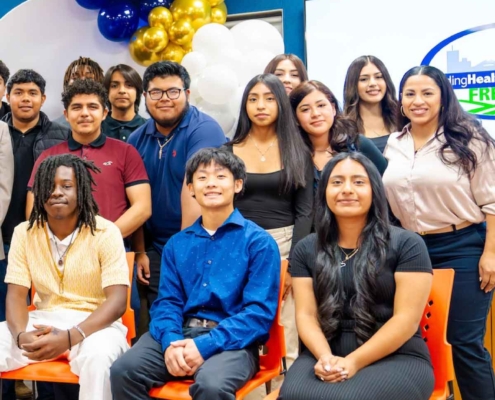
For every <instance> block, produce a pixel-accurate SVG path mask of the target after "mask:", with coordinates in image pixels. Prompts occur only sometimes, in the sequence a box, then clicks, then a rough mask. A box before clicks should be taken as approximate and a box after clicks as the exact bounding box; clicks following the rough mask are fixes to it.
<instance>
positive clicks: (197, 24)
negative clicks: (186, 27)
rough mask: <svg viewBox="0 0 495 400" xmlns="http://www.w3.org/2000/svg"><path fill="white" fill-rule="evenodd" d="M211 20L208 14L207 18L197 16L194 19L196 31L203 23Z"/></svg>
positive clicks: (193, 24) (193, 23)
mask: <svg viewBox="0 0 495 400" xmlns="http://www.w3.org/2000/svg"><path fill="white" fill-rule="evenodd" d="M210 22H211V17H210V15H208V17H206V18H196V19H195V20H194V21H192V26H193V28H194V30H195V31H197V30H198V29H199V28H201V27H202V26H203V25H206V24H209V23H210Z"/></svg>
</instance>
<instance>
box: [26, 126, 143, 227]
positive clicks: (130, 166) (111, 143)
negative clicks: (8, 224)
mask: <svg viewBox="0 0 495 400" xmlns="http://www.w3.org/2000/svg"><path fill="white" fill-rule="evenodd" d="M66 153H70V154H74V155H76V156H79V157H81V158H83V159H85V160H90V161H93V162H94V163H95V165H96V166H97V167H98V168H100V169H101V172H100V173H99V174H95V173H93V172H91V174H92V175H93V178H94V180H95V182H96V186H95V187H94V192H93V196H94V198H95V200H96V203H97V204H98V207H99V208H100V215H101V216H102V217H103V218H106V219H108V220H110V221H112V222H115V221H117V219H119V218H120V216H121V215H122V214H124V213H125V212H126V211H127V209H128V208H129V203H128V200H127V195H126V188H128V187H130V186H134V185H139V184H142V183H149V179H148V175H147V174H146V169H145V167H144V163H143V160H142V159H141V156H140V155H139V153H138V152H137V150H136V149H135V148H134V147H133V146H131V145H130V144H127V143H125V142H122V141H120V140H116V139H111V138H108V137H106V136H105V135H104V134H101V135H100V136H98V138H97V139H96V140H94V141H93V142H91V143H90V144H88V145H82V144H81V143H78V142H76V141H75V140H74V138H73V137H72V134H71V135H70V136H69V140H67V141H66V142H63V143H60V144H58V145H56V146H53V147H51V148H49V149H48V150H45V151H44V152H43V153H41V156H40V157H39V158H38V159H37V160H36V163H35V165H34V168H33V172H32V174H31V179H30V180H29V183H28V190H31V188H32V187H33V183H34V176H35V175H36V171H38V167H39V165H40V163H41V162H42V161H43V160H44V159H45V158H47V157H50V156H53V155H57V154H66Z"/></svg>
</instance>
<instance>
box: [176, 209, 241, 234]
mask: <svg viewBox="0 0 495 400" xmlns="http://www.w3.org/2000/svg"><path fill="white" fill-rule="evenodd" d="M244 221H245V219H244V217H243V216H242V215H241V213H240V212H239V211H238V210H237V208H236V209H235V210H234V211H233V212H232V214H230V216H229V218H227V220H226V221H225V222H224V223H223V224H222V226H220V227H219V228H218V229H217V231H216V233H218V232H221V231H222V230H223V229H225V227H226V226H227V225H237V226H241V227H243V226H244ZM202 223H203V217H199V218H198V219H197V220H196V222H195V223H194V224H192V225H191V226H190V227H189V228H186V229H185V232H186V233H193V234H195V235H196V236H202V237H210V234H209V233H208V232H207V231H206V230H205V228H203V226H202V225H201V224H202Z"/></svg>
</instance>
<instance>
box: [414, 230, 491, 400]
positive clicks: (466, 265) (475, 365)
mask: <svg viewBox="0 0 495 400" xmlns="http://www.w3.org/2000/svg"><path fill="white" fill-rule="evenodd" d="M485 237H486V227H485V224H479V225H471V226H469V227H467V228H464V229H461V230H459V231H456V232H448V233H439V234H435V235H426V236H422V238H423V240H424V241H425V243H426V246H427V247H428V252H429V254H430V259H431V263H432V264H433V268H453V269H454V270H455V277H454V287H453V291H452V300H451V302H450V314H449V322H448V328H447V340H448V341H449V343H450V344H451V345H452V354H453V358H454V369H455V375H456V378H457V383H458V384H459V389H460V392H461V395H462V399H463V400H495V377H494V374H493V367H492V360H491V357H490V354H489V353H488V350H487V349H486V348H485V346H484V336H485V330H486V319H487V315H488V312H489V311H490V305H491V302H492V295H493V291H492V292H490V293H485V292H484V291H482V290H481V289H480V281H479V271H478V266H479V262H480V257H481V254H482V253H483V249H484V246H485V240H486V239H485Z"/></svg>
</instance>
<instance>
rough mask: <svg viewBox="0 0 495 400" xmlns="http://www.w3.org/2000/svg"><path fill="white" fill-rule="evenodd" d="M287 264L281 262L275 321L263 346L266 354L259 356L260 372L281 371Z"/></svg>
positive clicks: (283, 355)
mask: <svg viewBox="0 0 495 400" xmlns="http://www.w3.org/2000/svg"><path fill="white" fill-rule="evenodd" d="M288 265H289V262H288V261H287V260H284V261H282V264H281V267H280V292H279V294H278V307H277V313H276V314H275V321H274V322H273V325H272V327H271V329H270V337H269V338H268V341H267V342H266V344H265V347H266V354H262V355H260V371H263V370H273V369H277V368H278V369H279V370H280V372H281V373H282V372H285V371H283V368H285V367H283V366H282V359H285V353H286V350H285V335H284V326H283V325H282V322H281V313H282V299H283V297H284V285H285V273H286V271H287V267H288Z"/></svg>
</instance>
